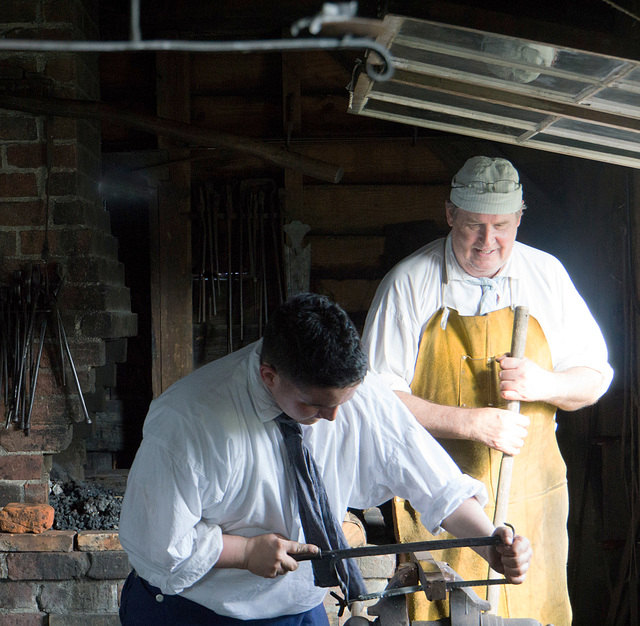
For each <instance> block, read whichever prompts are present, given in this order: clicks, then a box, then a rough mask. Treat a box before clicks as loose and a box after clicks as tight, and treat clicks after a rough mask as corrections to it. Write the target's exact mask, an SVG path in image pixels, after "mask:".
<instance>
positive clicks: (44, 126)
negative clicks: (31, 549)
mask: <svg viewBox="0 0 640 626" xmlns="http://www.w3.org/2000/svg"><path fill="white" fill-rule="evenodd" d="M96 15H97V3H96V2H94V1H93V0H30V1H29V2H23V1H22V0H4V1H3V2H0V28H1V29H2V31H3V32H6V33H8V34H7V35H6V36H9V37H18V38H40V39H59V40H64V39H93V38H97V36H98V26H97V23H96ZM3 93H4V94H8V95H26V96H32V97H33V96H36V97H39V96H42V97H46V96H54V97H65V98H79V99H99V81H98V58H97V55H92V54H71V53H68V52H48V53H31V52H29V53H26V52H25V53H22V52H20V53H2V54H0V94H3ZM48 148H49V149H48ZM48 155H49V156H48ZM100 161H101V143H100V127H99V124H98V123H95V122H89V121H85V120H73V119H59V118H58V119H56V118H45V117H35V116H32V115H27V114H22V113H18V112H14V111H10V110H3V109H0V284H7V283H8V281H9V278H10V277H11V276H12V273H13V271H15V270H28V268H30V267H33V266H34V265H36V264H40V263H42V262H43V261H46V262H47V263H48V265H49V267H56V268H58V269H59V271H60V272H61V273H63V274H64V275H65V283H64V285H63V288H62V290H61V292H60V297H59V304H60V309H61V312H62V318H63V322H64V327H65V330H66V333H67V335H68V338H69V343H70V348H71V354H72V355H73V359H74V362H75V365H76V368H77V371H78V377H79V380H80V384H81V387H82V390H83V393H84V397H85V400H86V404H87V408H88V410H89V413H90V415H92V416H93V417H94V424H93V425H89V424H87V423H85V422H84V416H83V414H82V411H81V410H80V409H81V406H80V402H79V397H78V395H77V393H76V391H75V389H74V385H73V382H72V379H71V376H70V374H69V371H68V370H67V384H66V387H63V386H62V384H61V375H60V371H58V370H56V360H55V359H54V358H53V356H54V355H55V340H54V339H51V340H50V342H48V345H47V346H46V347H45V353H44V355H43V360H42V365H41V369H40V375H39V378H38V385H37V394H36V398H35V404H34V409H33V414H32V427H31V430H30V433H29V435H28V436H25V434H24V433H23V431H22V430H21V429H16V428H13V427H10V428H9V429H5V428H4V416H3V417H2V418H1V419H2V422H3V423H2V428H0V507H2V506H4V505H5V504H7V503H8V502H46V501H47V497H48V477H49V470H50V467H51V462H52V455H57V456H56V457H55V458H56V459H59V460H60V462H61V463H62V464H63V465H65V464H66V465H68V466H70V468H71V469H72V473H74V474H76V475H77V474H78V473H80V474H81V473H82V467H83V461H84V457H83V446H84V441H85V439H86V437H87V436H89V435H90V434H91V432H92V429H94V428H95V413H96V411H98V412H99V411H102V410H104V407H105V389H106V388H108V387H109V386H111V385H113V384H114V380H115V374H114V368H115V364H114V360H115V359H117V358H124V355H126V345H125V343H124V342H125V341H126V340H125V339H123V338H125V337H128V336H132V335H134V334H135V332H136V322H137V320H136V316H135V315H134V314H132V313H131V306H130V297H129V290H128V289H127V287H126V286H125V284H124V268H123V266H122V264H121V263H120V262H119V261H118V242H117V240H116V239H115V237H113V236H112V234H111V231H110V222H109V215H108V213H107V212H106V211H105V210H104V208H103V206H102V202H101V200H100V196H99V188H98V184H99V177H100ZM47 240H48V249H47V248H45V242H46V241H47ZM117 355H120V357H118V356H117ZM79 477H81V476H79ZM0 606H3V604H2V603H0Z"/></svg>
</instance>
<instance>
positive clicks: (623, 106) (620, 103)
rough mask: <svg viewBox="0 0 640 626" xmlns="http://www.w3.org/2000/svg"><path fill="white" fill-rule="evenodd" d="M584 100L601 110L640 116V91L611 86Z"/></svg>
mask: <svg viewBox="0 0 640 626" xmlns="http://www.w3.org/2000/svg"><path fill="white" fill-rule="evenodd" d="M584 102H585V104H590V105H592V106H593V108H594V109H598V110H600V111H609V112H610V113H621V114H624V115H631V116H633V117H640V93H634V92H632V91H626V90H624V91H623V90H622V89H613V88H609V89H603V90H602V91H600V92H598V94H597V95H595V96H593V97H591V98H588V99H587V100H585V101H584Z"/></svg>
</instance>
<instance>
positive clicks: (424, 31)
mask: <svg viewBox="0 0 640 626" xmlns="http://www.w3.org/2000/svg"><path fill="white" fill-rule="evenodd" d="M406 37H410V38H413V39H415V40H416V42H417V41H419V40H422V41H424V42H429V43H435V44H441V47H444V48H458V49H460V50H464V51H467V52H485V53H491V54H496V55H497V56H499V57H502V58H505V59H507V60H510V61H518V62H524V63H530V64H532V65H546V66H547V67H549V66H551V65H552V66H553V67H554V68H555V69H557V70H560V71H563V72H571V73H574V74H578V75H583V76H589V77H591V78H593V79H595V80H597V81H600V80H604V79H605V78H607V77H608V76H609V75H610V74H611V73H612V72H613V71H614V70H616V69H617V68H619V67H620V66H621V65H624V63H625V61H623V60H621V59H614V58H610V57H606V56H603V55H598V54H592V53H589V52H581V51H578V50H567V49H565V48H556V49H554V48H551V47H550V46H546V45H543V44H540V43H536V42H529V41H525V40H524V39H516V38H513V37H507V36H503V35H493V34H489V33H484V32H481V31H472V30H466V29H462V28H456V27H454V26H446V25H444V24H436V23H433V22H426V21H421V20H411V19H408V18H405V19H404V23H403V25H402V27H401V28H400V31H399V32H398V34H397V35H396V37H395V38H394V39H396V40H397V41H399V42H403V39H405V38H406ZM405 45H406V43H405ZM538 54H539V56H540V57H541V58H540V59H536V56H537V55H538ZM551 59H552V61H551V62H550V60H551Z"/></svg>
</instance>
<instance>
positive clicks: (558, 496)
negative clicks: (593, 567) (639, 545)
mask: <svg viewBox="0 0 640 626" xmlns="http://www.w3.org/2000/svg"><path fill="white" fill-rule="evenodd" d="M524 208H525V206H524V203H523V201H522V185H521V184H520V181H519V175H518V172H517V171H516V170H515V168H514V167H513V165H512V164H511V163H510V162H509V161H506V160H505V159H491V158H488V157H473V158H472V159H469V160H468V161H467V162H466V163H465V164H464V166H463V167H462V169H461V170H460V171H459V172H458V173H457V174H456V176H455V177H454V178H453V181H452V189H451V196H450V200H448V201H447V203H446V217H447V223H448V224H449V226H450V227H451V232H450V234H449V236H448V237H447V238H446V239H439V240H437V241H434V242H432V243H429V244H427V245H426V246H424V247H423V248H421V249H420V250H418V251H416V252H415V253H413V254H412V255H410V256H409V257H407V258H406V259H405V260H403V261H401V262H400V263H399V264H398V265H397V266H396V267H394V268H393V269H392V270H391V271H390V272H389V274H388V275H387V276H386V277H385V278H384V279H383V281H382V283H381V284H380V287H379V288H378V291H377V292H376V295H375V297H374V300H373V303H372V305H371V308H370V310H369V314H368V316H367V320H366V323H365V329H364V334H363V342H364V345H365V350H366V351H367V353H368V355H369V361H370V365H371V368H372V370H373V371H375V372H376V373H378V374H379V375H380V376H381V377H382V378H383V379H384V380H385V382H386V383H387V385H388V387H389V388H390V389H392V390H394V391H395V392H396V393H397V395H398V396H399V397H400V398H401V399H402V401H403V402H404V403H405V404H406V406H407V407H408V408H409V409H410V410H411V412H412V413H413V414H414V416H415V417H416V419H417V420H418V422H419V423H420V424H421V425H422V426H424V428H426V429H427V430H428V431H429V432H430V433H431V434H432V435H434V436H435V437H438V439H439V441H440V442H441V443H442V444H443V446H444V447H445V449H447V450H448V451H449V453H450V454H451V456H452V457H453V459H454V460H455V461H456V462H457V463H458V465H459V466H460V468H461V469H462V470H463V471H464V472H466V473H468V474H470V475H471V476H474V477H475V478H478V479H479V480H482V481H483V482H484V483H485V485H486V486H487V489H488V492H489V507H488V508H486V509H485V510H486V511H487V513H488V514H489V515H490V517H492V516H493V505H494V503H495V490H496V487H497V484H498V475H499V469H500V461H501V457H502V454H501V453H506V454H509V455H516V457H515V462H514V470H513V471H514V475H513V479H512V482H511V485H512V490H511V495H510V508H509V520H510V521H511V522H513V523H514V524H515V526H516V527H517V528H518V529H519V530H520V531H522V532H523V533H524V534H525V535H526V536H527V537H529V538H530V539H531V541H532V545H533V547H534V558H533V561H532V567H531V572H530V575H529V577H528V580H527V584H526V585H522V586H521V587H519V588H518V589H516V588H509V589H505V592H506V594H503V597H502V601H501V606H502V608H501V611H500V615H503V616H504V617H529V618H535V619H537V620H539V621H540V622H542V623H543V624H546V623H549V622H551V623H553V624H555V626H569V624H570V623H571V610H570V606H569V601H568V592H567V583H566V559H567V530H566V521H567V511H568V508H567V507H568V495H567V490H566V468H565V465H564V461H563V459H562V457H561V455H560V452H559V449H558V446H557V442H556V437H555V410H556V408H561V409H563V410H567V411H572V410H576V409H579V408H581V407H584V406H587V405H590V404H593V403H594V402H596V401H597V400H598V398H600V396H601V395H602V394H603V393H604V392H605V391H606V389H607V388H608V386H609V384H610V382H611V378H612V376H613V371H612V369H611V367H610V366H609V364H608V362H607V358H608V357H607V348H606V345H605V342H604V339H603V337H602V333H601V332H600V329H599V328H598V325H597V324H596V322H595V320H594V319H593V317H592V315H591V313H590V312H589V309H588V308H587V305H586V304H585V302H584V300H583V299H582V298H581V297H580V295H579V293H578V292H577V290H576V289H575V287H574V286H573V283H572V282H571V279H570V278H569V276H568V274H567V272H566V270H565V269H564V268H563V267H562V265H561V264H560V262H559V261H558V260H557V259H555V258H554V257H552V256H551V255H549V254H547V253H545V252H542V251H540V250H536V249H534V248H531V247H529V246H525V245H523V244H521V243H519V242H517V241H516V235H517V230H518V226H519V225H520V220H521V217H522V211H523V210H524ZM516 306H525V307H528V309H529V312H530V318H529V327H528V335H527V344H526V345H527V348H526V352H525V358H523V359H516V358H511V357H509V356H504V355H505V354H507V353H508V352H509V350H510V346H511V334H512V328H513V317H514V316H513V309H514V308H515V307H516ZM509 400H512V401H520V402H522V403H523V404H522V405H521V411H520V413H514V412H510V411H506V410H504V409H505V406H506V401H509ZM394 506H395V507H396V513H397V516H396V520H397V528H396V530H397V533H398V538H399V539H400V540H406V539H403V537H406V536H409V537H411V540H415V536H416V535H415V534H414V531H415V532H420V531H419V530H417V531H416V529H415V528H414V526H413V514H412V512H411V510H410V509H411V507H410V506H409V505H408V504H406V503H401V502H396V503H395V504H394ZM405 509H407V510H408V511H409V512H408V513H406V512H405ZM426 536H427V534H426V533H425V538H426ZM442 558H443V560H448V561H449V562H450V563H451V565H452V567H453V568H454V569H456V570H457V571H458V572H459V573H460V574H461V575H462V576H463V577H464V578H479V577H481V575H478V574H481V573H482V572H483V571H485V570H486V568H485V567H484V566H483V565H482V563H481V562H480V561H479V560H476V561H475V562H474V561H473V560H472V559H465V563H464V564H461V563H459V562H458V561H457V558H458V556H457V555H445V556H443V557H442ZM427 608H428V609H429V611H427ZM438 616H439V614H438V613H436V612H434V607H433V606H431V607H422V608H420V607H417V608H416V609H415V612H414V614H413V617H414V619H423V620H424V619H436V618H437V617H438Z"/></svg>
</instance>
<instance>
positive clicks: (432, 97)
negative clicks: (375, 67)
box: [370, 81, 546, 128]
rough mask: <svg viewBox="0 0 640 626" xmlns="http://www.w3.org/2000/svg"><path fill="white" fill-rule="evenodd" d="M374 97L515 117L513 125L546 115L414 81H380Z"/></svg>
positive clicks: (536, 121) (527, 124) (533, 122)
mask: <svg viewBox="0 0 640 626" xmlns="http://www.w3.org/2000/svg"><path fill="white" fill-rule="evenodd" d="M370 97H371V98H386V99H391V98H395V99H396V101H403V102H404V103H405V104H410V106H415V107H417V108H433V107H440V108H442V109H445V108H447V109H451V108H458V109H464V110H467V111H469V112H470V113H471V114H480V115H493V116H495V117H499V118H504V119H505V120H510V119H512V120H514V124H513V125H517V126H519V127H520V128H533V127H535V126H536V125H537V124H539V123H541V122H542V121H543V120H544V119H545V118H546V115H544V114H542V113H537V112H535V111H526V110H524V109H516V108H514V107H509V106H506V105H503V104H495V103H491V102H484V101H481V100H474V99H472V98H465V97H464V96H456V95H453V94H446V93H440V92H437V91H432V90H429V89H425V88H423V87H416V86H414V85H400V84H397V83H393V81H389V82H386V83H378V85H376V88H375V90H374V91H371V93H370Z"/></svg>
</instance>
